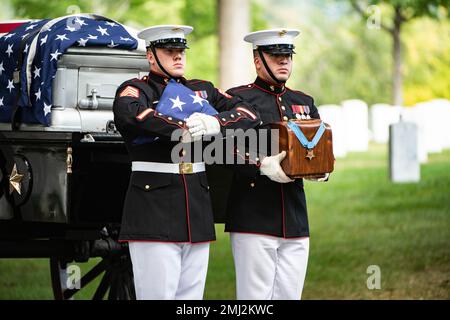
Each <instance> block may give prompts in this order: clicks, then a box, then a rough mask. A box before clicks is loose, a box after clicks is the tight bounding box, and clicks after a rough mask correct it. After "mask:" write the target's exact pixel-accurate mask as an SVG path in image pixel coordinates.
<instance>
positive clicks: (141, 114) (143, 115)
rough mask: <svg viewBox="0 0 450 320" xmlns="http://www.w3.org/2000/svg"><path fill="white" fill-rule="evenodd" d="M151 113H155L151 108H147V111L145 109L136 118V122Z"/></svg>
mask: <svg viewBox="0 0 450 320" xmlns="http://www.w3.org/2000/svg"><path fill="white" fill-rule="evenodd" d="M152 111H155V110H153V109H152V108H148V109H145V110H144V111H142V112H141V113H140V114H139V115H138V116H137V117H136V118H137V119H138V120H141V121H142V120H144V119H145V118H146V117H147V116H148V115H149V114H150V113H151V112H152Z"/></svg>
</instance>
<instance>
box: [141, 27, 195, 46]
mask: <svg viewBox="0 0 450 320" xmlns="http://www.w3.org/2000/svg"><path fill="white" fill-rule="evenodd" d="M192 30H194V28H193V27H191V26H180V25H159V26H153V27H149V28H145V29H143V30H141V31H140V32H139V33H138V37H139V38H140V39H144V40H145V44H146V46H149V45H150V42H153V41H157V40H162V39H172V38H180V39H186V35H187V34H189V33H191V32H192Z"/></svg>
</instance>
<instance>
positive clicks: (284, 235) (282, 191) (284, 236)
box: [280, 184, 286, 238]
mask: <svg viewBox="0 0 450 320" xmlns="http://www.w3.org/2000/svg"><path fill="white" fill-rule="evenodd" d="M280 188H281V210H282V214H283V238H286V219H285V213H284V190H283V185H282V184H280Z"/></svg>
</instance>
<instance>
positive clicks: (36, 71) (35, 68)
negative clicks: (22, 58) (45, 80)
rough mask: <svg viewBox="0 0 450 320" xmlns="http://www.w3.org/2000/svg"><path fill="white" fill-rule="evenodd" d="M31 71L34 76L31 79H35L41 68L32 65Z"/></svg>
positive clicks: (39, 74) (38, 75)
mask: <svg viewBox="0 0 450 320" xmlns="http://www.w3.org/2000/svg"><path fill="white" fill-rule="evenodd" d="M33 73H34V78H33V79H36V78H37V77H40V76H41V68H38V67H36V66H34V71H33Z"/></svg>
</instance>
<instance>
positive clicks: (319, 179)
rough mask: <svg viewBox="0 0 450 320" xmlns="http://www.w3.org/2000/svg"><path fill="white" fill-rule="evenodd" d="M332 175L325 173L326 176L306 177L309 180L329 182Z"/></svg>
mask: <svg viewBox="0 0 450 320" xmlns="http://www.w3.org/2000/svg"><path fill="white" fill-rule="evenodd" d="M329 177H330V174H329V173H325V176H324V177H323V178H304V179H305V180H308V181H314V182H327V181H328V178H329Z"/></svg>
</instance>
